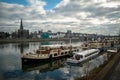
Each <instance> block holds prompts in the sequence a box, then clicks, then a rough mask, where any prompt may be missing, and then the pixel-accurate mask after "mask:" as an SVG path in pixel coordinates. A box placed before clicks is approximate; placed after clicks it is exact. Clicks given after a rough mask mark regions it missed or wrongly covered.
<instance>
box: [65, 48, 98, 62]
mask: <svg viewBox="0 0 120 80" xmlns="http://www.w3.org/2000/svg"><path fill="white" fill-rule="evenodd" d="M99 52H100V50H99V49H89V50H85V51H81V52H76V53H74V55H73V57H71V58H68V59H67V62H68V63H80V62H83V61H85V60H87V59H89V58H92V57H93V56H95V55H97V54H98V53H99Z"/></svg>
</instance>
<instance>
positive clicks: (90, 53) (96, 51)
mask: <svg viewBox="0 0 120 80" xmlns="http://www.w3.org/2000/svg"><path fill="white" fill-rule="evenodd" d="M97 52H98V51H94V52H92V53H90V54H87V55H85V57H87V56H90V55H92V54H94V53H97Z"/></svg>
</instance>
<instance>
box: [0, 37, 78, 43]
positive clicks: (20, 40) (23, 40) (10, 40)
mask: <svg viewBox="0 0 120 80" xmlns="http://www.w3.org/2000/svg"><path fill="white" fill-rule="evenodd" d="M69 40H70V39H69V38H49V39H40V38H33V39H23V38H22V39H20V38H18V39H0V43H21V42H44V41H69ZM72 40H74V41H78V40H79V39H78V38H72Z"/></svg>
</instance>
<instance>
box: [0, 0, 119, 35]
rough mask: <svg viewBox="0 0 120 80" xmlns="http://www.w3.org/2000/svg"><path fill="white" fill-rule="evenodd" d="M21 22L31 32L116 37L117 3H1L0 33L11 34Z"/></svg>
mask: <svg viewBox="0 0 120 80" xmlns="http://www.w3.org/2000/svg"><path fill="white" fill-rule="evenodd" d="M21 18H22V19H23V26H24V28H25V29H28V30H30V32H32V31H38V30H43V31H48V30H51V31H52V32H58V31H60V32H66V31H67V30H71V31H72V32H79V33H89V34H93V33H94V34H95V33H97V34H110V35H116V34H118V32H119V29H120V0H0V31H5V32H14V31H17V30H18V29H19V28H20V20H21Z"/></svg>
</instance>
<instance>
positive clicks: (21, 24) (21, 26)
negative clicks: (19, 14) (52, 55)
mask: <svg viewBox="0 0 120 80" xmlns="http://www.w3.org/2000/svg"><path fill="white" fill-rule="evenodd" d="M20 30H23V23H22V18H21V23H20Z"/></svg>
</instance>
